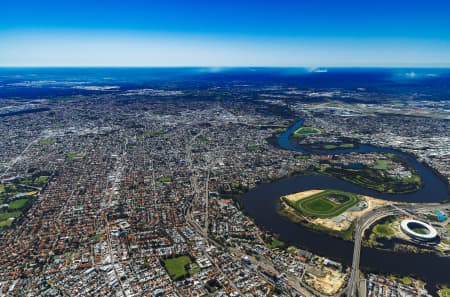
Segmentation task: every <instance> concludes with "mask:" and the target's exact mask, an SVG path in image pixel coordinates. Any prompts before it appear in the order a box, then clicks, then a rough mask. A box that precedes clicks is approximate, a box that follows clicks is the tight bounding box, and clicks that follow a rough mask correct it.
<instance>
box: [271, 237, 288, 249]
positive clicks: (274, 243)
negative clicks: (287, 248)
mask: <svg viewBox="0 0 450 297" xmlns="http://www.w3.org/2000/svg"><path fill="white" fill-rule="evenodd" d="M284 245H285V243H284V241H281V240H279V239H274V240H272V242H271V243H270V248H271V249H276V248H282V247H284Z"/></svg>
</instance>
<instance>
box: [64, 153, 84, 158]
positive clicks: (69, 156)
mask: <svg viewBox="0 0 450 297" xmlns="http://www.w3.org/2000/svg"><path fill="white" fill-rule="evenodd" d="M66 158H67V159H75V158H81V156H80V155H78V154H76V153H68V154H67V155H66Z"/></svg>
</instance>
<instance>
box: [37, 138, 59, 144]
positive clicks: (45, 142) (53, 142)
mask: <svg viewBox="0 0 450 297" xmlns="http://www.w3.org/2000/svg"><path fill="white" fill-rule="evenodd" d="M55 143H56V140H55V139H53V138H47V139H43V140H41V141H39V144H42V145H52V144H55Z"/></svg>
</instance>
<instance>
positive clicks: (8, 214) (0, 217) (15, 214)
mask: <svg viewBox="0 0 450 297" xmlns="http://www.w3.org/2000/svg"><path fill="white" fill-rule="evenodd" d="M21 214H22V212H21V211H20V210H16V211H10V212H3V213H0V221H4V220H7V219H9V218H17V217H19V216H20V215H21Z"/></svg>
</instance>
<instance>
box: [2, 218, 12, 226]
mask: <svg viewBox="0 0 450 297" xmlns="http://www.w3.org/2000/svg"><path fill="white" fill-rule="evenodd" d="M11 224H12V221H11V220H3V221H0V228H1V227H9V226H11Z"/></svg>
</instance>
